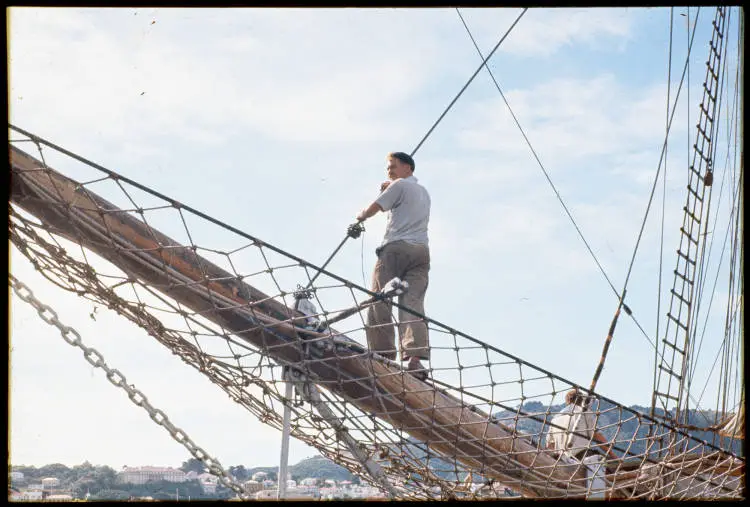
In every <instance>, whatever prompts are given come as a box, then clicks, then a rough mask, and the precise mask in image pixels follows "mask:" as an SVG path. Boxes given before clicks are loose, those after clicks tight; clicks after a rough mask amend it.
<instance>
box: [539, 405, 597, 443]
mask: <svg viewBox="0 0 750 507" xmlns="http://www.w3.org/2000/svg"><path fill="white" fill-rule="evenodd" d="M552 424H554V425H556V426H559V427H562V428H567V429H568V431H565V430H562V429H559V428H557V427H555V426H550V428H549V430H548V432H547V444H548V445H549V442H553V443H554V444H555V450H557V451H563V450H567V451H568V452H569V453H570V454H573V455H575V454H578V453H579V452H580V451H581V450H583V449H588V448H590V447H591V446H592V439H593V437H594V431H595V428H596V417H595V416H594V414H593V413H592V412H584V411H583V408H582V407H580V406H578V405H573V406H572V407H571V406H567V407H565V409H564V410H563V411H562V412H561V413H559V414H558V415H556V416H555V417H553V418H552ZM573 432H575V433H577V434H574V433H573ZM578 434H580V435H585V436H586V438H583V437H582V436H578Z"/></svg>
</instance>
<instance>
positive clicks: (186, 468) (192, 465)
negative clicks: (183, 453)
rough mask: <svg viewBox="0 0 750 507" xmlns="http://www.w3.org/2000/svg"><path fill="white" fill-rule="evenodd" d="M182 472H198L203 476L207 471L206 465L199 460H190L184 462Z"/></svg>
mask: <svg viewBox="0 0 750 507" xmlns="http://www.w3.org/2000/svg"><path fill="white" fill-rule="evenodd" d="M180 470H182V471H183V472H185V473H188V472H196V473H199V474H202V473H203V472H205V471H206V465H204V464H203V462H202V461H201V460H199V459H197V458H190V459H189V460H187V461H183V462H182V466H181V467H180Z"/></svg>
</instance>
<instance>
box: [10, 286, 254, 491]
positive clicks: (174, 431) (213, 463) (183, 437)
mask: <svg viewBox="0 0 750 507" xmlns="http://www.w3.org/2000/svg"><path fill="white" fill-rule="evenodd" d="M8 277H9V280H10V286H11V287H12V288H13V291H14V292H15V293H16V295H17V296H18V297H19V298H21V300H22V301H24V302H26V303H28V304H30V305H31V306H32V307H34V309H35V310H36V311H37V313H38V314H39V316H40V317H41V318H42V320H43V321H44V322H46V323H47V324H50V325H53V326H55V327H56V328H57V329H59V330H60V335H61V336H62V338H63V339H64V340H65V341H66V342H67V343H69V344H70V345H73V346H74V347H78V348H79V349H81V350H82V351H83V357H84V358H85V359H86V361H88V362H89V363H90V364H91V365H92V366H94V367H96V368H101V369H102V370H104V371H105V372H106V374H107V380H109V382H110V383H111V384H112V385H114V386H115V387H119V388H120V389H123V390H124V391H125V392H127V393H128V398H130V400H131V401H132V402H133V403H134V404H136V405H138V406H139V407H142V408H143V409H145V410H146V412H148V415H149V417H150V418H151V420H153V421H154V422H155V423H156V424H158V425H159V426H162V427H163V428H164V429H166V430H167V431H168V432H169V434H170V435H171V436H172V438H173V439H174V440H175V441H177V442H178V443H180V444H182V445H183V446H184V447H185V448H186V449H187V450H188V451H190V454H192V455H193V456H194V457H195V458H196V459H198V460H200V461H201V462H202V463H203V464H204V465H206V467H207V468H208V470H209V472H210V473H211V474H213V475H214V476H216V477H217V478H218V479H219V482H221V484H223V485H224V486H226V487H228V488H230V489H231V490H233V491H234V492H235V493H237V495H238V496H239V497H240V498H241V499H243V500H245V499H247V498H248V497H247V493H246V492H245V490H244V488H243V487H242V485H241V484H239V483H237V481H236V480H235V479H234V478H233V477H232V476H231V475H229V474H228V473H227V472H226V471H225V470H224V468H223V467H222V466H221V464H220V463H219V460H217V459H215V458H212V457H211V456H209V454H208V453H207V452H206V451H204V450H203V449H202V448H200V447H198V446H197V445H196V444H195V443H194V442H193V441H192V440H191V439H190V437H189V436H188V435H187V433H185V432H184V431H183V430H182V429H181V428H178V427H176V426H175V425H174V424H172V422H171V421H170V420H169V418H168V417H167V415H166V414H165V413H164V411H162V410H161V409H158V408H155V407H154V406H153V405H151V403H149V401H148V398H146V395H145V394H143V393H142V392H141V391H139V390H138V389H136V388H135V387H132V386H131V385H130V384H128V382H127V379H126V378H125V375H123V374H122V373H121V372H120V371H119V370H117V369H111V368H110V367H109V366H107V363H106V362H105V361H104V356H102V354H101V353H100V352H99V351H97V350H95V349H94V348H92V347H87V346H86V345H84V344H83V342H82V341H81V335H80V334H79V333H78V331H76V330H75V329H73V328H72V327H70V326H66V325H64V324H63V323H62V322H60V320H59V319H58V317H57V312H55V310H53V309H52V308H50V307H49V306H47V305H45V304H44V303H42V302H41V301H39V300H38V299H37V298H36V297H35V296H34V293H33V292H32V291H31V289H30V288H29V287H27V286H26V285H25V284H24V283H23V282H21V281H20V280H18V279H17V278H16V277H15V276H13V275H12V274H11V273H8ZM71 335H72V336H73V337H74V338H70V336H71Z"/></svg>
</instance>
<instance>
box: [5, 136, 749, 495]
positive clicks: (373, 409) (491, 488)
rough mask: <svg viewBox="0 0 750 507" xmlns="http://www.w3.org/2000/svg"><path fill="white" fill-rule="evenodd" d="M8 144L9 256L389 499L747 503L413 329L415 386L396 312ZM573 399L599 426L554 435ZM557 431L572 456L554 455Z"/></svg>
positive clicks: (542, 382)
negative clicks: (393, 317)
mask: <svg viewBox="0 0 750 507" xmlns="http://www.w3.org/2000/svg"><path fill="white" fill-rule="evenodd" d="M10 128H11V135H10V147H9V148H10V162H11V164H10V166H11V202H10V203H9V212H10V220H9V232H10V239H11V241H12V243H13V245H14V246H15V247H16V248H17V249H18V250H19V251H20V252H21V253H22V254H23V255H24V256H25V257H26V258H28V259H29V260H30V261H31V263H32V264H33V265H34V267H35V268H36V269H37V270H38V271H39V272H40V273H41V274H42V275H43V276H45V277H46V278H47V279H48V280H49V281H50V282H52V283H54V284H56V285H57V286H59V287H61V288H63V289H65V290H67V291H70V292H72V293H75V294H77V295H78V296H80V297H81V298H84V299H87V300H90V301H94V302H96V303H97V304H99V305H103V306H106V307H108V308H109V309H111V310H114V311H116V312H118V313H119V314H121V315H123V316H124V317H126V318H127V319H129V320H130V321H132V322H133V323H135V324H136V325H138V326H140V327H142V328H143V329H145V330H146V331H147V332H148V333H149V334H150V335H151V336H153V337H154V338H155V339H156V340H158V341H159V342H160V343H161V344H163V345H164V346H166V347H168V348H169V349H170V350H171V351H172V352H173V353H174V354H175V355H177V356H178V357H180V358H181V359H182V361H184V362H185V363H187V364H189V365H190V366H192V367H193V368H195V369H197V370H199V371H200V372H201V373H203V374H204V375H205V376H206V377H208V378H209V379H210V380H211V382H213V383H214V384H216V385H217V386H219V387H220V388H221V389H222V390H224V391H225V392H226V393H228V394H229V396H230V397H231V398H232V400H233V401H235V402H236V403H238V404H240V405H241V406H243V407H244V408H246V409H247V410H248V411H249V412H250V413H252V414H253V415H254V416H255V417H256V418H257V419H258V420H260V421H261V422H263V423H264V424H267V425H270V426H272V427H275V428H277V429H281V426H282V416H281V414H282V413H283V411H284V406H285V405H287V406H289V407H291V435H292V436H293V437H294V438H297V439H299V440H301V441H303V442H305V443H306V444H308V445H310V446H312V447H314V448H316V449H318V450H319V451H320V453H321V454H322V455H324V456H326V457H328V458H330V459H332V460H334V461H335V462H337V463H339V464H341V465H343V466H344V467H346V468H347V469H349V470H350V471H351V472H353V473H355V474H357V475H358V476H360V477H361V478H362V479H364V480H366V481H368V482H370V483H372V484H373V485H374V486H376V487H378V488H380V489H382V490H383V491H384V492H385V493H386V494H389V495H391V496H394V497H398V498H484V497H494V496H502V495H504V494H505V488H509V489H510V490H512V491H515V492H517V493H520V494H523V495H524V496H533V497H544V498H570V497H579V498H582V497H589V498H592V497H593V498H596V497H607V498H663V497H670V498H672V497H674V498H694V497H727V498H739V497H742V496H744V490H743V486H744V463H745V460H744V457H741V456H737V455H736V454H735V453H733V452H731V450H726V449H720V448H718V447H716V446H714V445H711V444H709V443H708V442H706V441H702V440H699V439H696V438H694V437H693V436H690V435H689V434H688V433H687V432H685V431H682V430H679V429H675V428H673V427H672V426H670V425H669V424H668V423H666V422H665V421H663V420H660V419H652V418H650V417H649V416H648V415H646V414H642V413H639V412H636V411H634V410H632V409H629V408H627V407H624V406H621V405H619V404H618V403H616V402H614V401H613V400H610V399H607V398H604V397H602V396H600V395H598V394H596V393H591V392H589V390H587V389H586V388H584V387H581V386H578V385H576V384H574V383H573V382H570V381H568V380H565V379H563V378H560V377H559V376H556V375H554V374H553V373H551V372H548V371H545V370H543V369H541V368H538V367H535V366H534V365H532V364H530V363H529V362H527V361H524V360H522V359H520V358H518V357H515V356H513V355H510V354H507V353H505V352H503V351H502V350H499V349H497V348H495V347H492V346H490V345H487V344H485V343H483V342H481V341H480V340H477V339H475V338H472V337H470V336H468V335H466V334H464V333H461V332H459V331H457V330H455V329H452V328H450V327H449V326H446V325H444V324H441V323H439V322H437V321H435V320H432V319H430V318H427V317H425V316H423V315H418V314H414V312H410V313H411V314H412V315H413V318H414V319H416V320H422V321H424V322H425V323H426V324H427V326H428V329H429V340H430V350H431V354H430V360H429V361H427V362H426V364H427V367H428V371H429V376H428V379H427V380H425V381H422V380H419V379H418V378H416V377H415V376H413V375H411V374H410V373H409V372H408V371H406V370H405V369H404V368H403V367H402V364H401V363H399V362H395V361H392V360H389V359H386V358H384V357H382V356H380V355H378V354H376V353H373V352H371V351H369V350H368V349H367V347H366V344H367V339H366V334H365V333H366V331H365V329H366V309H367V307H368V304H371V303H372V302H373V301H383V300H385V301H387V302H388V301H390V303H389V304H391V306H392V309H393V310H394V313H398V311H397V309H399V308H401V307H400V305H399V304H398V300H397V299H394V300H392V301H391V300H390V299H388V298H389V295H388V294H375V293H373V292H371V291H369V290H367V289H365V288H363V287H360V286H358V285H357V284H355V283H352V282H350V281H348V280H346V279H344V278H342V277H339V276H337V275H335V274H333V273H330V272H328V271H322V272H320V270H319V269H318V268H317V267H316V266H315V265H313V264H311V263H309V262H307V261H305V260H304V259H302V258H300V257H297V256H294V255H292V254H289V253H286V252H284V251H283V250H281V249H279V248H276V247H274V246H273V245H270V244H268V243H265V242H263V241H262V240H260V239H258V238H254V237H252V236H250V235H249V234H246V233H244V232H242V231H240V230H237V229H235V228H232V227H230V226H228V225H225V224H222V223H221V222H219V221H217V220H215V219H213V218H211V217H210V216H208V215H205V214H203V213H201V212H199V211H196V210H193V209H191V208H189V207H187V206H184V205H182V204H180V203H179V202H176V201H174V200H172V199H170V198H168V197H166V196H163V195H161V194H159V193H157V192H155V191H153V190H150V189H149V188H147V187H145V186H143V185H141V184H138V183H136V182H134V181H131V180H129V179H128V178H125V177H123V176H121V175H118V174H116V173H114V172H112V171H109V170H107V169H105V168H103V167H101V166H98V165H96V164H94V163H92V162H89V161H87V160H85V159H83V158H82V157H80V156H78V155H75V154H72V153H70V152H68V151H66V150H64V149H62V148H60V147H57V146H55V145H53V144H52V143H50V142H48V141H45V140H43V139H41V138H38V137H36V136H34V135H32V134H30V133H28V132H25V131H23V130H21V129H19V128H16V127H13V126H11V127H10ZM63 172H64V173H65V175H63ZM316 275H317V277H316ZM314 277H316V278H315V282H314V283H313V284H312V286H311V287H310V288H309V292H308V295H309V300H306V299H304V297H302V298H301V299H300V296H304V295H303V294H301V291H300V289H301V287H304V286H307V285H308V284H309V282H310V281H311V280H312V279H313V278H314ZM302 300H305V301H308V302H309V303H312V305H313V306H314V308H315V310H314V313H311V312H307V313H304V314H303V313H301V312H299V311H297V310H296V309H295V308H297V307H298V306H296V305H297V304H298V302H299V301H302ZM407 312H408V309H407ZM404 364H405V363H404ZM288 382H291V383H292V384H293V385H294V387H295V390H294V395H293V396H292V399H288V398H287V396H286V395H285V391H286V389H285V387H286V385H287V383H288ZM573 388H577V389H578V390H579V392H581V393H585V394H587V395H588V405H587V409H586V410H587V412H588V413H589V415H587V416H586V417H589V418H590V420H592V421H594V426H595V427H591V428H584V429H579V430H576V431H572V432H570V431H568V428H567V426H564V425H566V424H568V423H564V422H560V421H563V420H564V419H559V418H558V419H556V417H558V416H559V414H560V413H561V411H562V410H563V407H564V403H565V394H566V392H568V391H569V390H570V389H573ZM563 415H564V414H563ZM574 418H575V417H572V418H571V417H568V419H567V420H568V421H570V420H572V419H574ZM573 427H574V428H576V427H577V428H580V426H575V425H574V426H573ZM594 430H595V431H594ZM550 431H551V432H553V433H554V432H558V433H559V432H566V431H567V432H568V433H572V437H573V438H572V439H571V442H572V443H573V447H572V448H569V449H567V450H563V451H560V450H555V449H549V448H548V443H549V442H550V441H551V437H550ZM597 433H599V434H601V435H603V436H604V437H605V438H606V440H607V441H608V442H609V444H611V451H612V453H614V454H613V455H612V454H610V455H609V456H608V457H607V458H606V459H604V458H600V457H599V455H597V454H596V453H595V452H594V451H595V450H596V449H599V448H602V447H605V448H606V446H603V445H601V444H600V442H599V441H597V440H596V439H595V435H596V434H597ZM670 450H671V451H672V452H671V453H670V452H669V451H670ZM584 456H585V457H584Z"/></svg>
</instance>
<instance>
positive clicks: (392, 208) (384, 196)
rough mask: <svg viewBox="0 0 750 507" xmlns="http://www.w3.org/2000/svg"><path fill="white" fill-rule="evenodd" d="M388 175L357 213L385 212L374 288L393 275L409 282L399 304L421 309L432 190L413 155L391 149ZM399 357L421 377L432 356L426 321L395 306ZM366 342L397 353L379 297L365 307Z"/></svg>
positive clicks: (363, 216)
mask: <svg viewBox="0 0 750 507" xmlns="http://www.w3.org/2000/svg"><path fill="white" fill-rule="evenodd" d="M387 161H388V167H387V171H388V181H385V182H383V183H382V184H381V185H380V191H381V194H380V196H378V198H377V199H375V201H374V202H373V203H372V204H370V206H368V207H367V208H366V209H364V210H362V211H361V212H360V214H359V215H358V216H357V220H358V221H360V222H364V221H365V220H367V219H368V218H370V217H371V216H373V215H375V214H376V213H377V212H378V211H387V212H388V223H387V224H386V229H385V237H384V238H383V242H382V243H381V245H380V247H378V248H377V249H376V250H375V253H376V254H377V256H378V260H377V262H376V263H375V269H374V271H373V274H372V291H373V292H379V291H380V290H381V289H382V288H383V286H384V285H385V284H386V283H388V282H389V281H390V280H391V279H393V278H394V277H399V278H400V279H401V280H404V281H406V282H408V284H409V288H408V290H407V291H406V293H404V294H402V295H400V296H399V301H398V303H399V305H401V306H404V307H406V308H410V309H412V310H414V311H415V312H418V313H419V314H422V315H424V296H425V292H426V291H427V285H428V280H429V276H428V275H429V271H430V250H429V247H428V241H427V224H428V222H429V220H430V195H429V194H428V193H427V190H425V188H424V187H423V186H422V185H420V184H419V183H418V182H417V178H415V177H414V159H412V158H411V156H409V155H407V154H406V153H403V152H394V153H389V154H388V157H387ZM398 317H399V337H400V342H401V347H400V349H401V359H402V360H403V361H408V365H407V368H408V370H409V371H410V372H411V373H412V374H413V375H414V376H416V377H418V378H420V379H425V378H427V371H426V370H425V368H424V366H423V365H422V363H421V362H420V359H424V360H428V359H429V358H430V347H429V343H428V337H427V324H426V323H425V322H424V320H422V319H420V318H418V317H416V316H415V315H413V314H411V313H409V312H407V311H405V310H403V309H399V316H398ZM366 333H367V342H368V344H369V347H370V349H371V350H373V351H375V352H377V353H379V354H380V355H382V356H384V357H387V358H389V359H396V352H397V350H398V349H396V342H395V333H394V329H393V324H392V319H391V305H390V303H388V302H384V301H380V302H378V303H376V304H374V305H372V306H371V307H370V309H369V310H368V312H367V329H366Z"/></svg>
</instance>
